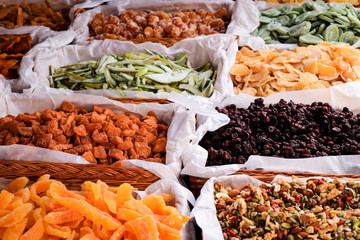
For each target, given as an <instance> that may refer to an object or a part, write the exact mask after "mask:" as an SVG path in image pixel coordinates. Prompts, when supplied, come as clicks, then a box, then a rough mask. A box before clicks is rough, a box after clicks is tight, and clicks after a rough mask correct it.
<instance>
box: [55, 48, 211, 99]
mask: <svg viewBox="0 0 360 240" xmlns="http://www.w3.org/2000/svg"><path fill="white" fill-rule="evenodd" d="M216 75H217V71H216V70H214V69H213V67H212V66H211V64H210V63H205V64H203V65H201V66H198V67H195V68H193V67H192V66H191V63H190V60H189V59H188V57H187V56H186V55H185V54H184V53H179V54H177V55H176V56H175V59H174V60H171V59H170V58H169V57H167V56H164V55H162V54H154V53H152V52H151V51H149V50H147V49H146V53H143V52H127V53H125V55H124V57H120V56H115V55H111V56H109V55H105V56H103V57H102V58H101V59H100V60H98V61H93V60H90V61H82V62H79V63H77V64H71V65H67V66H63V67H60V68H58V69H55V68H54V67H53V66H50V76H49V81H50V86H51V87H55V88H65V89H71V90H82V89H88V90H89V89H116V90H118V91H119V92H120V94H121V95H122V96H123V97H126V94H125V93H124V91H123V90H131V91H148V92H154V93H160V92H171V91H176V92H179V93H181V92H182V91H186V92H187V93H188V94H190V95H199V96H204V97H210V96H211V94H212V93H213V91H214V84H215V81H216Z"/></svg>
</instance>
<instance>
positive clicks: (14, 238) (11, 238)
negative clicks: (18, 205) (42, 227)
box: [2, 218, 28, 240]
mask: <svg viewBox="0 0 360 240" xmlns="http://www.w3.org/2000/svg"><path fill="white" fill-rule="evenodd" d="M27 222H28V218H24V219H22V220H21V221H20V222H18V223H16V224H14V225H12V226H11V227H8V228H6V230H5V232H4V235H3V236H2V240H18V239H19V237H20V236H21V234H23V232H24V231H25V227H26V224H27Z"/></svg>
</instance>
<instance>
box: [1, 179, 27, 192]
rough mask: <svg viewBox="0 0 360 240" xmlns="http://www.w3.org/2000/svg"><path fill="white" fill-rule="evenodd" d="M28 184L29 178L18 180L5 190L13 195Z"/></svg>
mask: <svg viewBox="0 0 360 240" xmlns="http://www.w3.org/2000/svg"><path fill="white" fill-rule="evenodd" d="M28 182H29V179H28V178H27V177H19V178H16V179H15V180H14V181H12V182H11V183H9V184H8V185H7V186H6V188H5V190H6V191H9V192H12V193H14V192H17V191H19V190H21V189H23V188H24V187H25V186H26V185H27V184H28Z"/></svg>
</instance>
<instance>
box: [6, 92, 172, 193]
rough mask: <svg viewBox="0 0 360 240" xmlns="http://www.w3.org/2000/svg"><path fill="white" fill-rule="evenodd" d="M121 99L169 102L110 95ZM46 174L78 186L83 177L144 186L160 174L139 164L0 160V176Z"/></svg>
mask: <svg viewBox="0 0 360 240" xmlns="http://www.w3.org/2000/svg"><path fill="white" fill-rule="evenodd" d="M110 99H112V100H116V101H119V102H123V103H136V104H139V103H144V102H148V103H150V102H151V103H159V104H168V103H171V102H170V101H169V100H167V99H147V98H110ZM44 174H49V175H50V176H51V178H52V179H56V180H60V181H61V182H62V183H64V184H65V185H66V186H67V187H69V188H70V189H80V185H81V184H82V183H83V182H84V181H97V180H101V181H103V182H106V183H107V184H109V185H111V186H118V185H120V184H122V183H125V182H126V183H130V184H131V185H132V186H134V187H135V188H138V189H139V190H144V189H145V188H146V187H148V186H149V185H150V184H152V183H154V182H156V181H157V180H159V179H160V178H159V177H157V176H156V175H154V174H153V173H152V172H150V171H148V170H146V169H143V168H128V167H119V166H116V167H115V166H112V165H102V164H70V163H49V162H39V161H12V160H11V161H10V160H0V177H3V178H8V179H15V178H17V177H27V178H29V179H30V180H31V181H36V180H37V179H38V178H39V177H40V176H42V175H44Z"/></svg>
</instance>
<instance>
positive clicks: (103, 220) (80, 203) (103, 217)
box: [50, 183, 121, 230]
mask: <svg viewBox="0 0 360 240" xmlns="http://www.w3.org/2000/svg"><path fill="white" fill-rule="evenodd" d="M50 193H51V196H52V197H53V198H54V199H55V200H56V201H57V202H59V203H60V204H62V205H63V206H64V207H67V208H68V209H72V210H75V211H77V212H79V213H80V214H82V215H83V216H84V217H86V218H88V219H90V220H91V221H93V222H94V223H97V224H100V225H102V226H103V227H104V228H105V229H106V230H115V229H118V228H119V227H121V223H120V222H119V221H117V220H116V219H114V218H113V217H112V216H111V215H109V214H108V213H105V212H102V211H100V210H99V209H97V208H96V207H94V206H92V205H91V204H89V203H88V202H86V201H85V200H84V199H79V198H73V197H71V196H72V195H76V194H74V193H71V192H70V191H68V190H67V189H66V188H65V187H63V186H61V185H60V184H58V183H53V184H51V185H50ZM77 196H79V197H81V196H80V195H77Z"/></svg>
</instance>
